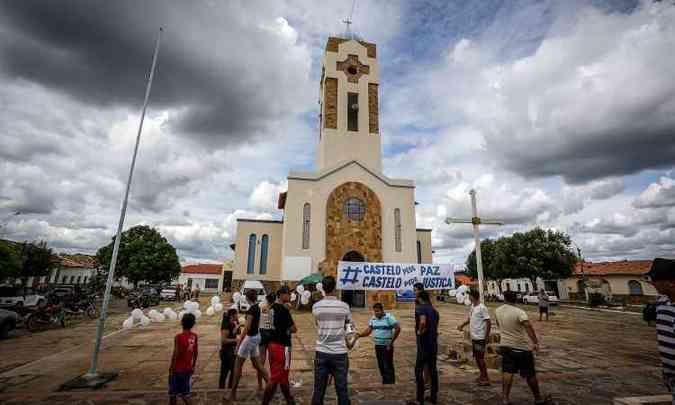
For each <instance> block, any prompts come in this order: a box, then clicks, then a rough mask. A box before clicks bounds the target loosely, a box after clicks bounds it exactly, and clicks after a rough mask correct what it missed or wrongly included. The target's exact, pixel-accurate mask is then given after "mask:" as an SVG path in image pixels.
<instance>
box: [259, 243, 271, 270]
mask: <svg viewBox="0 0 675 405" xmlns="http://www.w3.org/2000/svg"><path fill="white" fill-rule="evenodd" d="M269 243H270V237H269V236H267V235H263V236H262V239H260V274H267V250H268V248H269Z"/></svg>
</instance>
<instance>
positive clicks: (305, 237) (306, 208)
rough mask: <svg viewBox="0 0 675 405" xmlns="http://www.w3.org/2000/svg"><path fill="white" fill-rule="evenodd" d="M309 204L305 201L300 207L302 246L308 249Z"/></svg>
mask: <svg viewBox="0 0 675 405" xmlns="http://www.w3.org/2000/svg"><path fill="white" fill-rule="evenodd" d="M311 211H312V210H311V206H310V205H309V203H305V205H304V206H303V207H302V248H303V249H309V226H310V223H311V215H312V213H311Z"/></svg>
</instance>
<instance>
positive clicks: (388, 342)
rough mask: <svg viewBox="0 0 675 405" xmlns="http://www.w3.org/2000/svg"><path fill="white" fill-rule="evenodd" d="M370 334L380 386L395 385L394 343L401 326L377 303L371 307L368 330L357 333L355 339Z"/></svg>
mask: <svg viewBox="0 0 675 405" xmlns="http://www.w3.org/2000/svg"><path fill="white" fill-rule="evenodd" d="M371 333H373V343H375V356H376V357H377V365H378V367H379V369H380V375H381V376H382V384H395V383H396V372H395V370H394V342H395V341H396V339H397V338H398V335H399V334H400V333H401V326H400V325H399V323H398V321H397V320H396V318H394V316H393V315H392V314H390V313H385V312H384V307H383V306H382V304H381V303H379V302H377V303H375V305H373V317H372V318H370V321H369V322H368V328H366V330H364V331H363V332H359V333H357V334H356V337H357V338H362V337H366V336H370V334H371Z"/></svg>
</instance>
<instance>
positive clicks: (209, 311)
mask: <svg viewBox="0 0 675 405" xmlns="http://www.w3.org/2000/svg"><path fill="white" fill-rule="evenodd" d="M215 313H216V310H215V309H213V307H208V308H206V315H208V316H213V314H215Z"/></svg>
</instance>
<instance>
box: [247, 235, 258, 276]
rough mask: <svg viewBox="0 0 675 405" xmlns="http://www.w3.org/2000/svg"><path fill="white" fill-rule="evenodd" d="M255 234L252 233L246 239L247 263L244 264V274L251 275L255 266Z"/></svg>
mask: <svg viewBox="0 0 675 405" xmlns="http://www.w3.org/2000/svg"><path fill="white" fill-rule="evenodd" d="M255 242H256V237H255V234H254V233H252V234H251V235H250V236H249V237H248V263H247V264H246V273H249V274H253V266H255Z"/></svg>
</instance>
